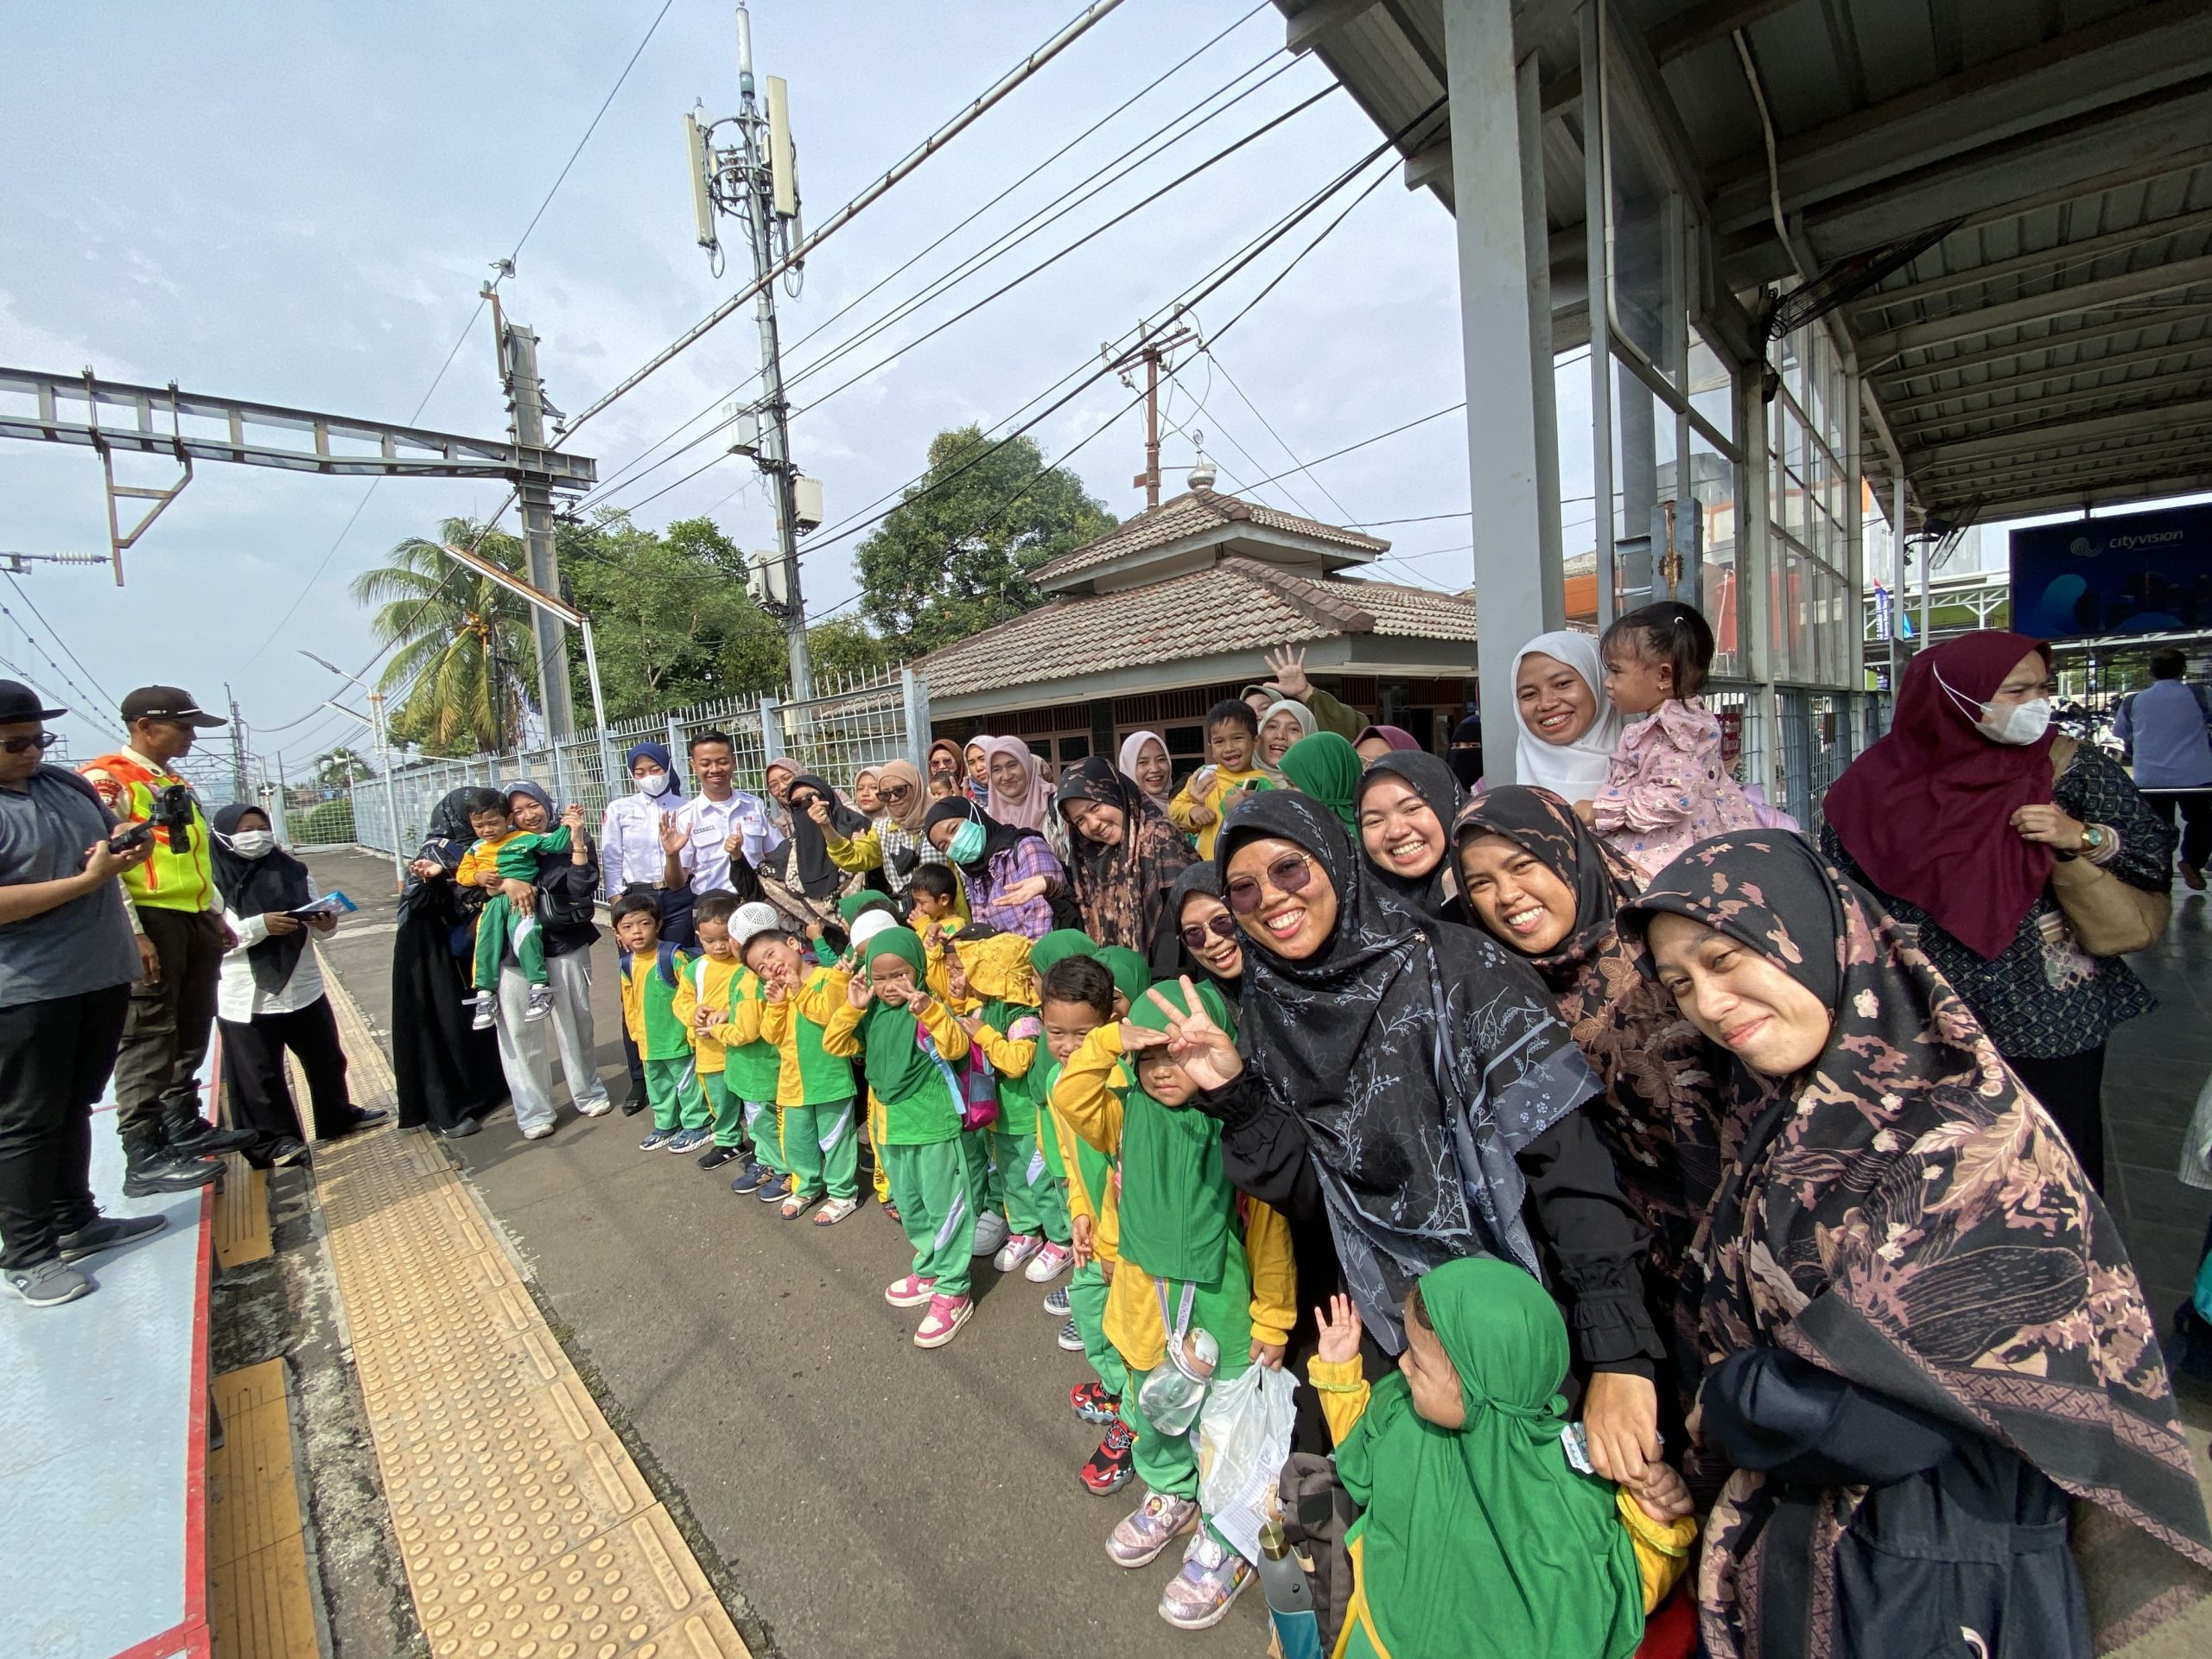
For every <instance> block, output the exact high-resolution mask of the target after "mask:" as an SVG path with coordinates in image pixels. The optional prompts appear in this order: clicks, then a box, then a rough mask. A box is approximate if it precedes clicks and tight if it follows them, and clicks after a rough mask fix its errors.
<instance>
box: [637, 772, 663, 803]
mask: <svg viewBox="0 0 2212 1659" xmlns="http://www.w3.org/2000/svg"><path fill="white" fill-rule="evenodd" d="M638 793H639V794H640V795H643V796H645V797H646V798H652V797H653V796H656V795H665V794H666V793H668V774H667V773H666V772H639V774H638Z"/></svg>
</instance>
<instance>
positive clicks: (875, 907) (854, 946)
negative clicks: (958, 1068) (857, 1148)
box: [815, 887, 899, 1221]
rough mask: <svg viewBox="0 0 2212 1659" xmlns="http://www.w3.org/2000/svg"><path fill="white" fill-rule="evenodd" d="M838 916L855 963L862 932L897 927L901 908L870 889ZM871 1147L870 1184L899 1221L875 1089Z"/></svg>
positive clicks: (853, 896) (847, 900)
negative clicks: (885, 1163) (869, 920)
mask: <svg viewBox="0 0 2212 1659" xmlns="http://www.w3.org/2000/svg"><path fill="white" fill-rule="evenodd" d="M837 913H838V915H840V916H842V918H844V922H845V932H846V935H847V937H848V938H849V940H850V942H851V950H849V952H848V955H854V956H855V961H857V960H858V957H857V956H856V955H855V953H856V952H857V951H858V950H859V948H860V944H861V934H862V932H863V931H868V930H873V929H875V928H882V927H889V926H895V925H897V924H898V921H899V911H898V907H897V906H894V905H893V904H892V902H891V901H890V900H889V899H887V898H885V897H884V896H883V895H882V894H881V893H877V892H875V891H874V889H872V888H868V887H862V888H861V890H860V891H859V892H858V893H847V894H846V895H845V896H844V897H843V898H842V899H839V900H838V901H837ZM868 916H875V917H879V918H880V920H878V921H875V922H872V923H868V925H867V928H866V929H864V928H863V926H862V923H861V918H863V917H868ZM821 951H822V946H821V944H820V943H819V942H817V944H816V945H815V954H816V955H817V956H819V955H820V954H821ZM846 965H847V967H848V968H850V966H851V963H847V964H846ZM882 1146H883V1103H882V1102H881V1101H880V1100H878V1099H877V1098H876V1097H875V1090H873V1089H870V1090H868V1153H869V1164H870V1166H871V1167H870V1168H869V1171H868V1180H869V1183H870V1184H871V1185H873V1186H874V1189H875V1201H876V1202H877V1203H878V1204H880V1205H882V1206H883V1211H884V1213H885V1214H886V1215H887V1216H889V1217H891V1219H892V1220H893V1221H896V1220H898V1219H899V1206H898V1205H896V1204H894V1203H893V1201H892V1198H891V1176H890V1173H889V1172H888V1171H887V1170H886V1169H885V1168H884V1167H883V1153H882V1150H881V1148H882Z"/></svg>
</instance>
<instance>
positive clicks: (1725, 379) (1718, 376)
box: [1690, 330, 1736, 443]
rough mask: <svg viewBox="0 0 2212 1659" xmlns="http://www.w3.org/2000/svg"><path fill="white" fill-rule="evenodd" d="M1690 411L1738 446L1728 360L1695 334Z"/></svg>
mask: <svg viewBox="0 0 2212 1659" xmlns="http://www.w3.org/2000/svg"><path fill="white" fill-rule="evenodd" d="M1690 407H1691V408H1692V409H1694V410H1696V411H1697V413H1698V416H1699V417H1700V419H1702V420H1703V421H1704V422H1705V423H1706V424H1707V426H1709V427H1711V428H1712V429H1713V430H1714V431H1715V432H1718V433H1719V435H1721V436H1722V437H1724V438H1726V439H1727V440H1728V441H1729V442H1731V443H1732V442H1735V439H1736V386H1735V382H1734V381H1733V380H1732V378H1730V376H1729V373H1728V364H1727V360H1726V359H1724V358H1723V357H1722V356H1721V355H1720V353H1718V352H1716V351H1714V350H1713V347H1712V346H1708V345H1707V344H1706V340H1705V336H1704V335H1703V334H1699V333H1697V332H1695V331H1694V330H1693V331H1692V333H1691V334H1690Z"/></svg>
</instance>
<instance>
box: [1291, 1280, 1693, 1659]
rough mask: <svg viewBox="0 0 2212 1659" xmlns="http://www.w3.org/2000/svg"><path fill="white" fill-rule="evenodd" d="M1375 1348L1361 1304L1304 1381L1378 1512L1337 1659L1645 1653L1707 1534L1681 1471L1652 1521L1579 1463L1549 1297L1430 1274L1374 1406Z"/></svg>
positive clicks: (1563, 1339)
mask: <svg viewBox="0 0 2212 1659" xmlns="http://www.w3.org/2000/svg"><path fill="white" fill-rule="evenodd" d="M1318 1312H1319V1310H1317V1313H1318ZM1359 1329H1360V1326H1359V1316H1358V1315H1357V1313H1355V1312H1354V1311H1353V1309H1352V1306H1351V1300H1350V1299H1349V1298H1346V1297H1343V1296H1338V1297H1335V1298H1332V1302H1331V1306H1330V1308H1329V1310H1328V1311H1327V1312H1326V1313H1325V1314H1322V1315H1321V1344H1320V1351H1319V1357H1317V1358H1315V1359H1314V1360H1313V1362H1312V1363H1310V1364H1309V1365H1308V1366H1307V1368H1306V1376H1307V1380H1308V1381H1310V1382H1311V1383H1313V1387H1314V1388H1315V1389H1317V1390H1319V1393H1320V1395H1321V1403H1322V1408H1323V1410H1324V1411H1325V1413H1326V1414H1327V1415H1328V1419H1329V1428H1330V1432H1331V1433H1332V1434H1334V1435H1335V1437H1336V1440H1337V1471H1338V1474H1339V1475H1340V1476H1341V1477H1342V1478H1343V1479H1344V1487H1345V1490H1346V1491H1349V1492H1350V1493H1351V1497H1352V1499H1353V1501H1354V1502H1355V1503H1357V1504H1359V1506H1360V1508H1361V1510H1363V1513H1362V1515H1361V1516H1360V1517H1359V1519H1358V1520H1357V1521H1356V1522H1353V1523H1352V1527H1351V1531H1350V1533H1349V1534H1347V1535H1346V1537H1347V1541H1348V1543H1349V1544H1350V1546H1351V1559H1352V1572H1353V1579H1354V1586H1355V1588H1354V1592H1353V1595H1352V1599H1351V1605H1350V1607H1349V1608H1348V1609H1347V1610H1346V1613H1345V1618H1344V1635H1343V1636H1342V1637H1341V1638H1340V1639H1339V1640H1338V1644H1337V1649H1336V1652H1337V1655H1338V1659H1386V1656H1387V1659H1492V1656H1494V1659H1621V1656H1623V1655H1625V1654H1629V1653H1632V1652H1634V1651H1635V1649H1636V1646H1637V1643H1639V1642H1641V1641H1642V1640H1643V1619H1644V1615H1645V1613H1646V1612H1647V1611H1649V1609H1650V1608H1652V1607H1654V1606H1656V1605H1658V1603H1659V1602H1660V1601H1662V1600H1663V1599H1665V1597H1666V1594H1667V1592H1668V1591H1669V1589H1670V1588H1671V1587H1672V1586H1673V1584H1674V1581H1675V1580H1676V1579H1677V1578H1679V1577H1680V1576H1681V1573H1682V1571H1683V1570H1684V1568H1686V1567H1688V1561H1689V1550H1690V1546H1691V1544H1692V1543H1693V1542H1694V1540H1695V1539H1696V1537H1697V1522H1696V1520H1695V1518H1694V1516H1690V1515H1689V1514H1688V1509H1689V1499H1688V1491H1687V1489H1681V1477H1680V1476H1676V1475H1673V1474H1672V1471H1668V1474H1669V1477H1671V1479H1670V1481H1669V1482H1667V1483H1664V1484H1663V1486H1655V1487H1654V1488H1653V1489H1651V1490H1650V1491H1648V1492H1647V1494H1646V1497H1645V1498H1644V1500H1643V1503H1649V1504H1650V1505H1651V1507H1652V1508H1654V1509H1659V1510H1669V1511H1671V1510H1675V1509H1680V1510H1681V1511H1683V1513H1682V1514H1681V1516H1679V1517H1673V1516H1669V1518H1667V1519H1661V1518H1659V1517H1657V1516H1653V1515H1651V1514H1650V1513H1649V1512H1647V1510H1646V1509H1645V1508H1644V1507H1643V1503H1639V1502H1638V1501H1637V1500H1636V1499H1634V1498H1631V1497H1630V1496H1629V1494H1628V1493H1627V1492H1625V1491H1622V1490H1621V1489H1620V1488H1618V1487H1616V1486H1615V1485H1613V1484H1612V1483H1611V1481H1607V1480H1602V1479H1600V1478H1598V1477H1597V1476H1595V1475H1586V1474H1582V1473H1580V1472H1579V1471H1576V1470H1575V1468H1574V1467H1573V1465H1572V1464H1570V1463H1569V1462H1568V1461H1567V1452H1566V1449H1565V1447H1564V1446H1562V1445H1561V1443H1560V1431H1561V1430H1562V1429H1564V1428H1565V1427H1567V1402H1566V1401H1565V1399H1564V1398H1562V1397H1561V1396H1560V1393H1559V1386H1560V1382H1561V1381H1562V1380H1563V1379H1564V1378H1565V1376H1567V1321H1566V1320H1565V1319H1563V1318H1561V1317H1560V1311H1559V1306H1558V1305H1557V1304H1556V1303H1554V1301H1553V1300H1552V1299H1551V1297H1550V1295H1549V1294H1548V1293H1547V1292H1546V1291H1545V1289H1544V1287H1542V1286H1541V1284H1539V1283H1537V1281H1535V1278H1534V1277H1532V1276H1531V1275H1530V1274H1528V1273H1527V1272H1525V1271H1523V1270H1522V1268H1518V1267H1516V1266H1515V1265H1514V1264H1513V1263H1512V1262H1503V1261H1500V1260H1498V1259H1497V1258H1495V1257H1491V1256H1471V1257H1466V1258H1463V1259H1461V1260H1459V1261H1455V1262H1446V1263H1445V1264H1444V1265H1443V1266H1441V1267H1439V1268H1433V1269H1432V1270H1431V1271H1430V1272H1429V1273H1428V1274H1426V1275H1425V1276H1424V1277H1423V1278H1422V1279H1421V1282H1420V1283H1419V1284H1418V1285H1416V1286H1415V1287H1414V1290H1413V1293H1412V1294H1410V1295H1409V1296H1408V1297H1407V1299H1406V1337H1407V1345H1406V1352H1405V1355H1404V1357H1402V1359H1401V1360H1400V1361H1399V1365H1400V1369H1399V1370H1397V1371H1395V1372H1394V1373H1392V1374H1391V1375H1390V1376H1388V1377H1386V1378H1384V1379H1383V1382H1382V1383H1378V1384H1377V1385H1376V1387H1375V1389H1373V1391H1372V1393H1371V1394H1370V1390H1369V1389H1368V1387H1367V1384H1366V1383H1364V1382H1363V1381H1361V1380H1360V1361H1359ZM1658 1467H1660V1468H1662V1469H1663V1468H1664V1465H1658ZM1677 1489H1680V1490H1677Z"/></svg>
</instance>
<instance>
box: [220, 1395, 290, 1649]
mask: <svg viewBox="0 0 2212 1659" xmlns="http://www.w3.org/2000/svg"><path fill="white" fill-rule="evenodd" d="M213 1389H214V1395H215V1409H216V1410H217V1411H218V1412H219V1413H220V1414H222V1419H223V1445H222V1447H221V1449H220V1450H219V1451H212V1452H208V1454H207V1587H208V1597H207V1604H208V1628H209V1630H210V1632H211V1633H212V1636H213V1642H214V1655H215V1659H303V1656H308V1655H312V1654H314V1653H315V1652H316V1651H317V1643H316V1637H315V1601H314V1593H313V1592H312V1591H311V1590H310V1589H309V1587H308V1556H307V1536H306V1534H305V1532H304V1530H303V1529H302V1524H301V1517H300V1496H299V1482H298V1478H297V1477H296V1474H295V1473H294V1471H293V1467H292V1419H291V1411H290V1408H289V1406H288V1405H287V1403H286V1401H285V1390H284V1362H283V1360H281V1359H271V1360H266V1361H264V1362H263V1363H261V1364H258V1365H249V1366H246V1367H245V1368H244V1369H243V1370H236V1371H226V1372H224V1373H223V1374H222V1375H221V1376H218V1377H217V1378H215V1379H214V1383H213Z"/></svg>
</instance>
